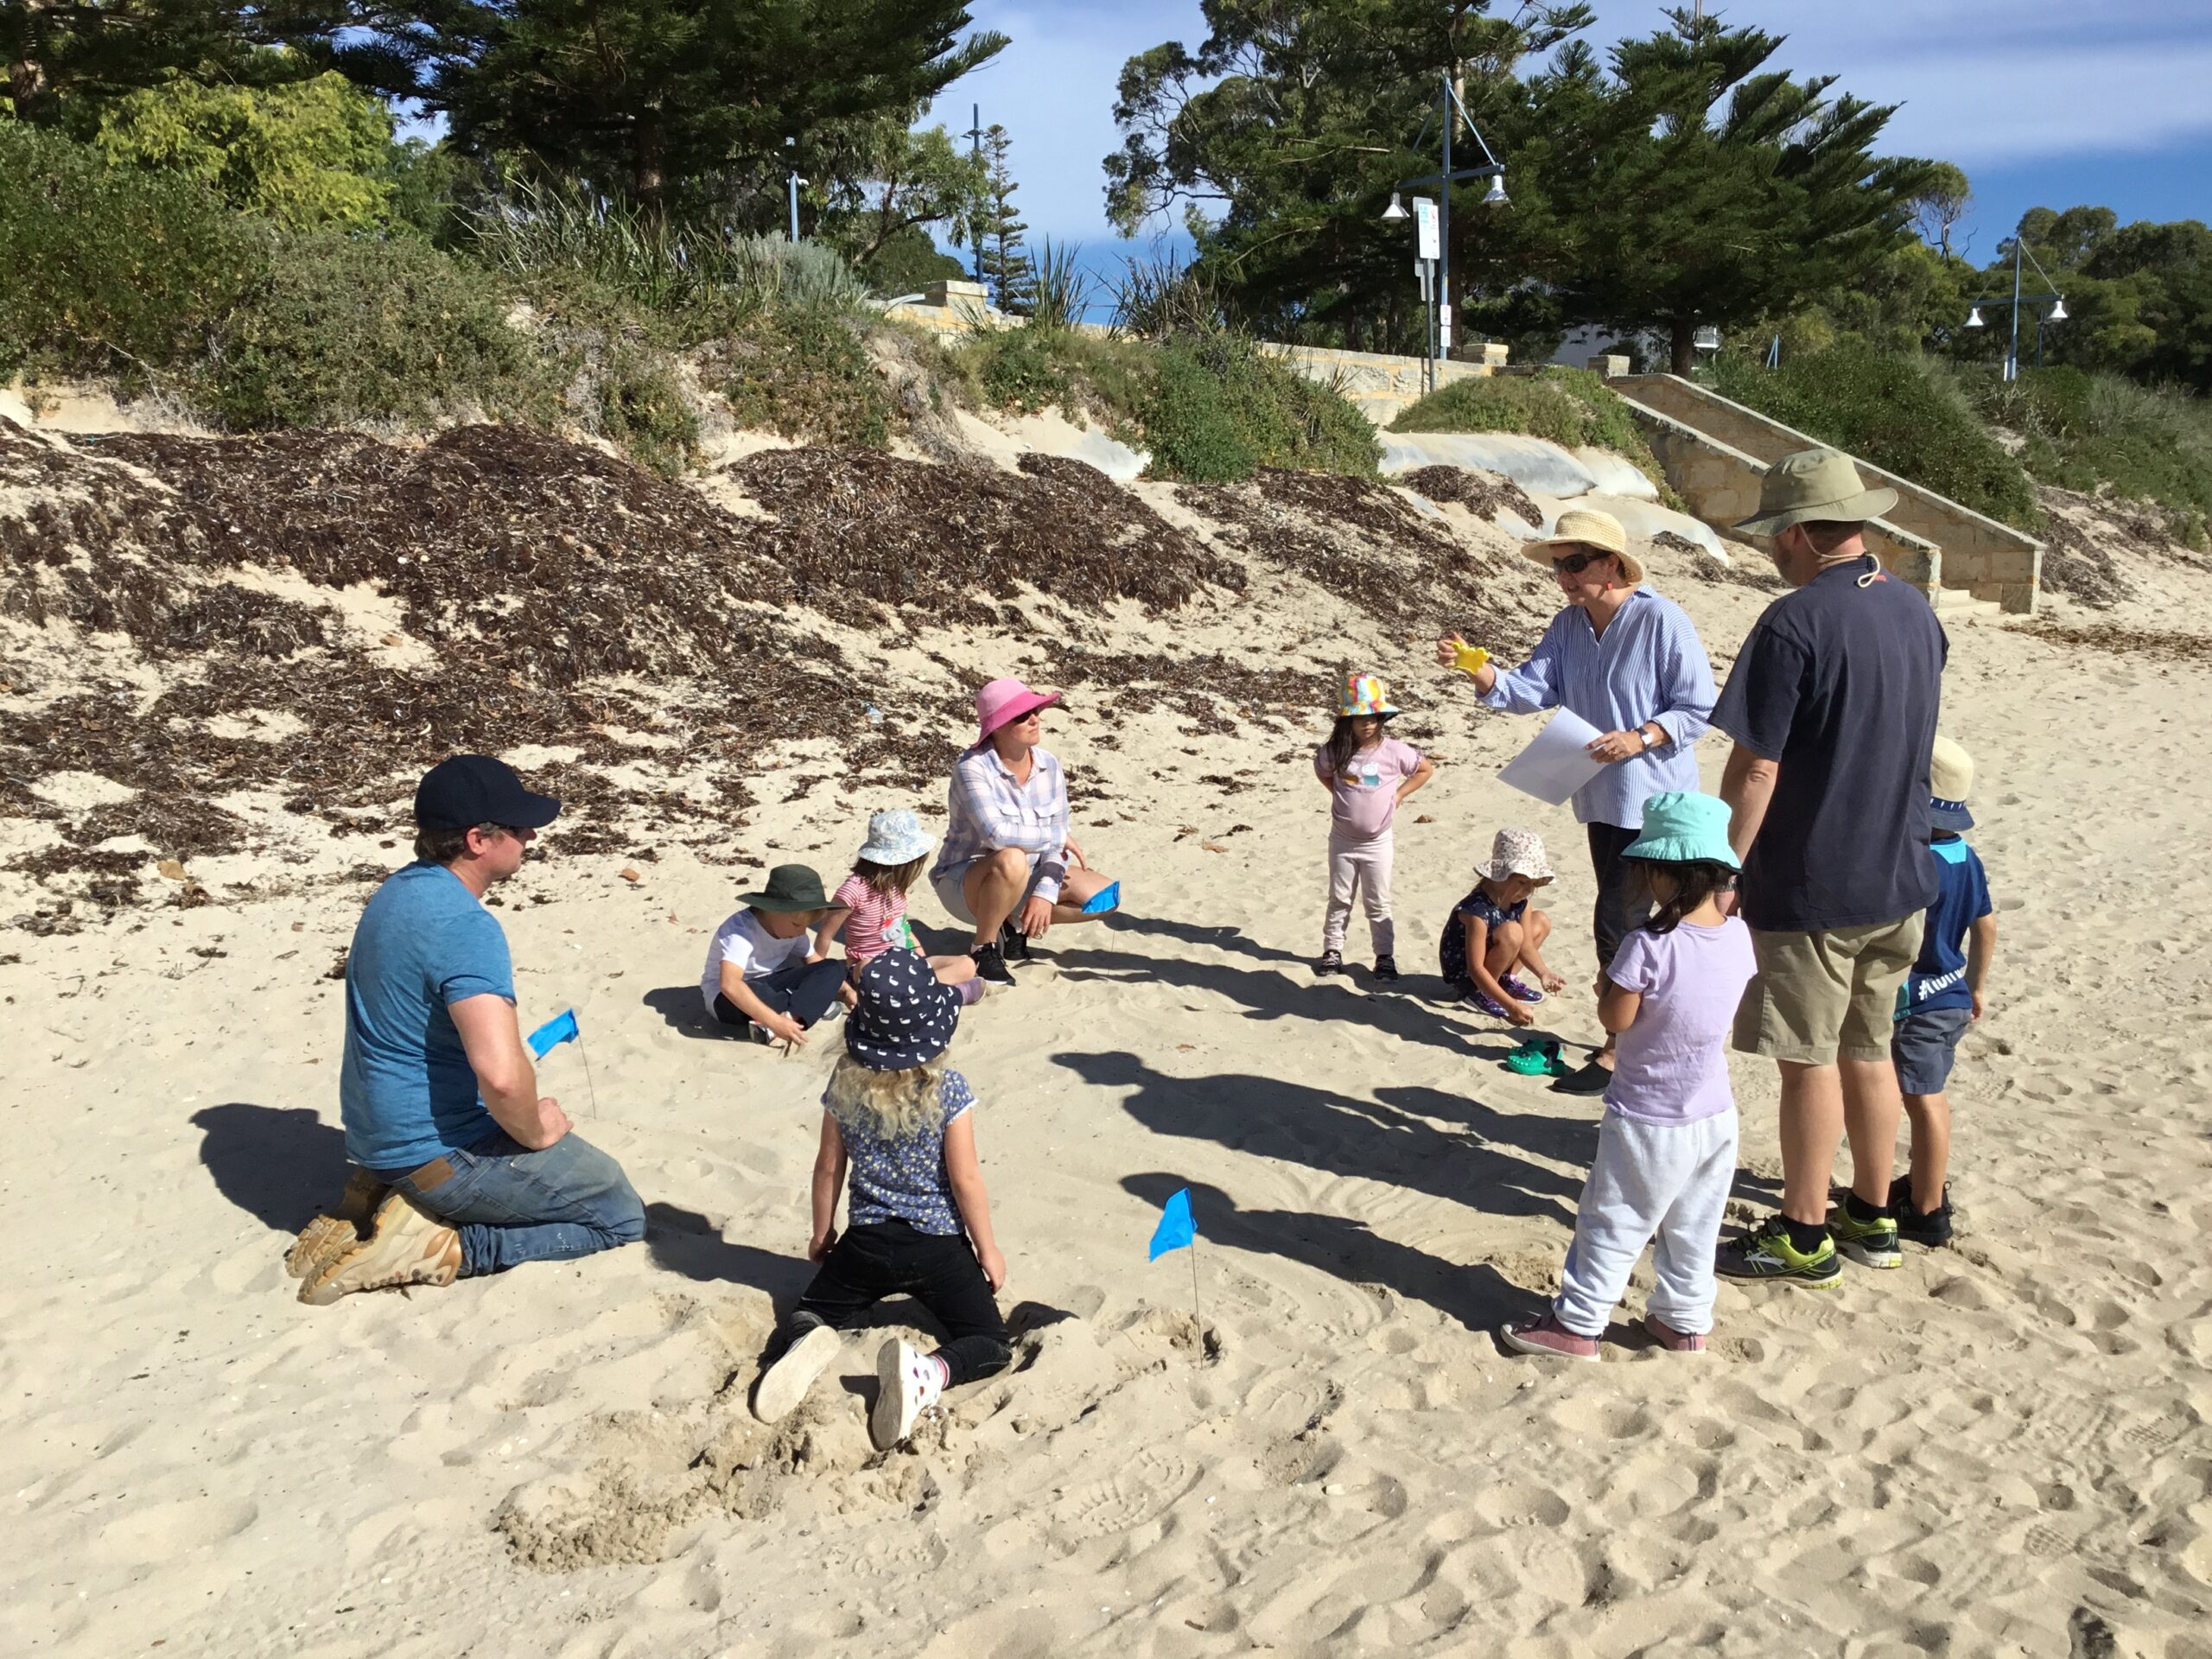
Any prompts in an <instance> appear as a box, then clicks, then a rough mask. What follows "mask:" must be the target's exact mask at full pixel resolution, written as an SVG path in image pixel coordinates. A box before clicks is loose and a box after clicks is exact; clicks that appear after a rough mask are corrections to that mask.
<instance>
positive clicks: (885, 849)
mask: <svg viewBox="0 0 2212 1659" xmlns="http://www.w3.org/2000/svg"><path fill="white" fill-rule="evenodd" d="M936 845H937V842H936V841H935V840H934V839H933V838H932V837H931V835H930V833H929V831H927V830H926V829H923V828H922V821H921V820H920V819H919V818H918V817H915V816H914V815H913V813H912V812H911V811H909V810H906V808H905V807H903V806H902V807H893V809H892V810H889V811H887V812H874V813H871V814H869V816H868V840H867V841H866V842H863V843H861V850H860V852H859V854H858V855H857V856H855V859H854V860H853V873H852V874H850V875H849V876H847V877H846V878H845V879H844V880H843V881H842V882H841V883H840V884H839V885H838V887H837V891H836V892H835V893H831V894H830V895H829V909H828V910H826V911H824V912H823V915H822V920H821V922H820V924H819V925H817V927H816V929H815V932H814V954H815V956H816V957H827V956H828V955H829V946H830V944H831V943H832V942H833V941H835V940H836V938H838V936H839V935H840V934H842V936H843V938H844V941H845V960H846V962H847V963H849V967H848V969H847V970H846V972H847V976H848V977H849V978H850V979H852V980H854V981H858V979H859V978H860V976H861V969H864V968H866V967H867V966H868V963H871V962H873V961H874V960H875V959H876V957H880V956H881V955H882V954H883V953H884V952H885V951H886V950H912V951H917V952H918V951H920V950H921V948H922V947H921V945H920V944H918V943H917V942H916V940H915V938H914V930H913V929H912V927H910V926H909V925H907V922H906V893H907V890H908V889H909V888H911V887H912V886H913V885H914V878H915V877H916V876H918V875H919V874H921V873H922V866H923V864H924V863H925V862H926V861H928V859H929V855H930V849H931V848H933V847H935V846H936ZM929 964H930V970H931V972H932V973H934V974H935V975H936V976H937V977H938V982H939V983H940V984H945V985H950V986H951V987H953V988H954V989H956V990H957V991H958V992H959V993H960V1001H961V1003H962V1006H963V1007H965V1006H967V1005H969V1004H970V1003H973V1002H976V1001H980V1000H981V999H982V995H983V982H982V980H980V979H978V978H977V977H976V959H975V957H969V956H944V957H930V958H929Z"/></svg>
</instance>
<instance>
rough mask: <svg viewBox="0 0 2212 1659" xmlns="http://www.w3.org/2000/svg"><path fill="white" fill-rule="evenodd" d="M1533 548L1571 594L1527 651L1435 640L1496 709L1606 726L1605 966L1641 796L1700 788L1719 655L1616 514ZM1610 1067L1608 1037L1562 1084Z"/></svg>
mask: <svg viewBox="0 0 2212 1659" xmlns="http://www.w3.org/2000/svg"><path fill="white" fill-rule="evenodd" d="M1526 551H1527V554H1528V556H1529V557H1530V558H1532V559H1534V560H1535V561H1536V563H1539V564H1541V565H1544V566H1545V567H1546V568H1548V569H1549V570H1550V571H1551V573H1552V577H1553V580H1554V581H1555V582H1558V583H1559V586H1560V592H1561V593H1562V594H1565V595H1566V598H1567V607H1566V609H1564V610H1562V611H1561V612H1560V613H1559V614H1558V615H1557V616H1555V617H1554V618H1553V619H1552V624H1551V626H1549V627H1548V628H1547V629H1545V630H1544V637H1543V638H1542V639H1540V640H1538V641H1537V643H1536V648H1535V651H1534V652H1531V653H1530V654H1529V660H1528V661H1527V662H1525V663H1523V664H1521V665H1520V666H1519V667H1518V668H1510V669H1506V670H1504V671H1503V672H1501V671H1499V670H1498V669H1497V668H1496V667H1494V666H1493V665H1492V664H1491V661H1490V658H1489V653H1488V652H1484V651H1482V650H1480V649H1478V648H1477V647H1475V646H1472V645H1469V644H1468V643H1467V642H1466V641H1465V639H1461V638H1460V637H1459V635H1458V634H1456V633H1455V634H1452V635H1450V636H1449V637H1447V638H1446V639H1440V640H1439V641H1438V642H1437V646H1436V655H1437V661H1438V662H1439V663H1440V664H1443V665H1444V666H1445V667H1447V668H1452V667H1457V668H1461V669H1464V670H1465V671H1467V672H1469V673H1471V675H1473V677H1474V681H1475V690H1476V692H1477V694H1478V696H1480V697H1481V699H1482V702H1483V703H1484V706H1485V707H1486V708H1491V709H1498V710H1500V711H1501V712H1503V713H1506V714H1514V715H1533V714H1535V713H1538V712H1540V711H1541V710H1542V709H1560V708H1564V709H1570V710H1572V711H1573V713H1575V714H1577V715H1580V716H1581V717H1582V718H1583V719H1584V720H1586V721H1589V722H1590V723H1591V724H1592V726H1594V727H1596V728H1598V736H1597V738H1596V739H1595V740H1594V741H1592V743H1591V744H1590V753H1591V754H1592V756H1593V757H1594V758H1595V759H1597V760H1602V761H1604V762H1605V770H1604V771H1603V772H1599V774H1598V775H1597V776H1596V777H1595V778H1593V779H1591V780H1590V781H1589V782H1588V783H1586V784H1585V785H1583V786H1582V787H1581V788H1580V789H1578V790H1577V791H1574V798H1573V805H1574V817H1575V821H1576V822H1577V823H1580V824H1582V825H1584V826H1585V828H1586V831H1587V834H1588V836H1589V841H1590V863H1591V867H1592V869H1593V870H1594V871H1595V872H1596V874H1597V878H1598V901H1597V905H1596V907H1595V912H1594V914H1593V917H1592V932H1593V933H1594V934H1595V936H1596V941H1597V946H1598V969H1599V972H1600V973H1601V974H1602V973H1603V972H1604V971H1605V967H1606V966H1607V964H1608V963H1611V961H1612V959H1613V952H1614V951H1615V950H1618V949H1619V948H1620V943H1621V940H1622V939H1623V938H1624V937H1625V936H1626V935H1627V933H1628V931H1629V930H1630V927H1631V926H1633V925H1635V918H1634V917H1632V916H1631V915H1630V899H1629V889H1630V875H1631V874H1632V872H1631V870H1630V866H1629V865H1628V864H1626V863H1625V862H1624V861H1623V859H1622V856H1621V855H1622V854H1623V853H1624V852H1625V851H1626V850H1627V849H1628V846H1629V843H1630V842H1632V841H1634V840H1635V839H1636V838H1637V835H1638V833H1640V832H1641V830H1642V829H1643V803H1644V802H1645V801H1647V800H1648V799H1649V798H1651V797H1652V796H1653V795H1656V794H1657V793H1659V792H1660V791H1662V790H1694V789H1695V788H1696V787H1697V759H1696V757H1695V755H1694V754H1693V753H1691V750H1692V747H1693V746H1694V744H1695V743H1696V742H1697V741H1698V739H1699V738H1700V736H1702V735H1703V734H1704V732H1705V728H1706V720H1707V716H1708V715H1711V713H1712V712H1713V664H1712V663H1711V661H1710V660H1709V659H1708V658H1707V656H1706V654H1705V646H1704V645H1703V644H1701V643H1700V640H1699V639H1698V637H1697V630H1696V629H1695V628H1694V627H1693V626H1691V624H1690V620H1689V618H1688V616H1687V615H1685V614H1684V613H1683V611H1682V608H1681V606H1679V605H1677V604H1675V602H1674V601H1672V600H1670V599H1666V598H1663V597H1662V596H1661V595H1660V594H1655V593H1653V592H1652V591H1651V590H1650V589H1649V588H1647V587H1645V586H1643V561H1642V560H1640V559H1638V558H1637V556H1636V555H1635V554H1633V553H1631V552H1630V551H1629V545H1628V532H1627V531H1624V530H1623V529H1622V528H1621V525H1620V521H1619V520H1618V519H1617V518H1614V517H1613V516H1612V515H1611V514H1610V513H1605V512H1591V511H1588V510H1586V509H1582V508H1577V509H1575V510H1574V511H1573V512H1563V513H1561V514H1560V517H1559V523H1558V524H1557V525H1556V526H1555V527H1554V530H1553V532H1552V534H1551V535H1550V536H1549V537H1547V538H1545V539H1544V540H1541V541H1535V542H1531V543H1529V545H1528V547H1527V550H1526ZM1612 1065H1613V1039H1611V1037H1610V1036H1609V1037H1607V1038H1606V1039H1605V1047H1604V1048H1603V1049H1601V1050H1600V1051H1599V1053H1598V1055H1597V1057H1596V1058H1594V1059H1592V1060H1591V1061H1590V1062H1589V1063H1588V1064H1587V1065H1584V1066H1583V1067H1582V1068H1581V1069H1580V1071H1575V1072H1573V1073H1571V1074H1570V1075H1569V1076H1567V1077H1563V1078H1561V1079H1560V1085H1559V1086H1560V1088H1561V1089H1563V1090H1567V1091H1569V1092H1571V1093H1574V1094H1586V1095H1598V1094H1603V1093H1604V1092H1605V1088H1606V1085H1607V1084H1610V1083H1611V1081H1612V1075H1613V1073H1612Z"/></svg>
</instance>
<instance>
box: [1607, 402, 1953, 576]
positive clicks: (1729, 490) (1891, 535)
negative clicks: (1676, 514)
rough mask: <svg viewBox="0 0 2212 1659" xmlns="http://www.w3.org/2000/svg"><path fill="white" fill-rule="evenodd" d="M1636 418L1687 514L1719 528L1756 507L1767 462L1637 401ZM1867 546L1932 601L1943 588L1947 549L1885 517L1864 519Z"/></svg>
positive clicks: (1734, 522)
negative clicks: (1645, 406) (1687, 511)
mask: <svg viewBox="0 0 2212 1659" xmlns="http://www.w3.org/2000/svg"><path fill="white" fill-rule="evenodd" d="M1636 416H1637V425H1638V426H1640V427H1642V428H1643V436H1644V439H1645V441H1646V442H1649V444H1650V446H1651V453H1652V455H1653V457H1654V458H1655V459H1656V460H1657V461H1658V462H1659V465H1660V467H1662V469H1663V470H1664V471H1665V473H1666V474H1667V482H1668V483H1669V484H1671V485H1673V486H1674V487H1675V494H1677V495H1679V496H1681V498H1682V505H1684V506H1686V507H1688V509H1689V510H1690V512H1691V514H1692V515H1693V516H1694V517H1695V518H1701V519H1703V520H1704V521H1705V522H1706V523H1707V524H1711V525H1712V526H1713V528H1714V529H1715V530H1718V531H1720V532H1721V533H1722V534H1724V535H1726V534H1727V533H1729V531H1728V526H1729V525H1731V524H1737V523H1738V522H1740V521H1741V520H1743V519H1745V518H1750V517H1751V515H1752V514H1753V513H1754V512H1758V505H1759V486H1760V484H1761V482H1762V481H1763V480H1764V479H1765V477H1766V463H1765V462H1764V461H1760V460H1758V458H1757V457H1755V456H1752V455H1747V454H1745V453H1744V452H1743V451H1742V450H1740V449H1738V448H1734V447H1733V446H1732V445H1729V444H1726V443H1723V442H1721V441H1720V440H1719V439H1718V438H1716V437H1713V436H1712V435H1709V434H1707V433H1704V432H1700V431H1699V430H1698V429H1695V428H1694V427H1690V426H1685V425H1684V424H1683V423H1681V422H1680V421H1678V420H1675V418H1673V417H1672V416H1667V415H1662V414H1660V413H1659V412H1658V411H1657V410H1652V409H1645V408H1642V407H1638V408H1637V410H1636ZM1866 547H1867V550H1868V551H1870V552H1872V554H1874V555H1875V556H1876V557H1878V558H1879V559H1880V560H1881V561H1882V564H1883V567H1884V569H1887V570H1888V571H1889V572H1890V573H1891V575H1895V576H1897V578H1898V579H1899V580H1900V581H1904V582H1910V583H1911V584H1912V585H1913V586H1914V587H1916V588H1918V589H1920V591H1921V592H1922V593H1923V594H1927V595H1928V598H1929V601H1930V602H1931V603H1933V602H1934V601H1936V598H1937V597H1938V595H1939V594H1940V593H1941V592H1942V585H1943V566H1944V557H1945V554H1946V550H1945V549H1944V548H1943V547H1942V545H1941V544H1939V543H1935V542H1931V541H1929V539H1928V538H1927V537H1924V536H1916V535H1915V534H1913V533H1912V531H1909V530H1906V529H1904V528H1903V527H1902V526H1901V525H1898V524H1894V523H1892V522H1891V521H1890V520H1888V519H1884V518H1871V519H1869V520H1867V523H1866Z"/></svg>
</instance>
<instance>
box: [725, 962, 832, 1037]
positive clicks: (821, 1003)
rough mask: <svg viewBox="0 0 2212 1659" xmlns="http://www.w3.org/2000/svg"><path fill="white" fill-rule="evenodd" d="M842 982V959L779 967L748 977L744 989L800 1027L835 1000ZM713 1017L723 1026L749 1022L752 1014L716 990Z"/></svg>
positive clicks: (822, 1012)
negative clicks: (764, 974)
mask: <svg viewBox="0 0 2212 1659" xmlns="http://www.w3.org/2000/svg"><path fill="white" fill-rule="evenodd" d="M844 982H845V964H844V963H842V962H795V963H792V964H791V966H790V967H788V968H779V969H776V971H775V972H774V973H772V974H771V975H769V976H767V977H766V979H748V980H747V981H746V982H745V988H746V989H747V990H748V991H750V992H752V993H753V995H755V996H757V997H759V998H760V1000H761V1001H763V1002H766V1004H767V1005H768V1006H769V1007H771V1008H772V1009H773V1010H775V1012H776V1013H778V1014H789V1015H791V1018H792V1019H794V1020H798V1022H799V1024H801V1025H802V1026H811V1025H813V1024H815V1023H816V1022H817V1020H820V1019H821V1018H822V1016H823V1014H827V1013H828V1012H829V1005H830V1004H831V1003H832V1002H835V1001H836V1000H837V987H838V986H840V985H842V984H843V983H844ZM715 1019H717V1020H721V1022H722V1024H724V1025H726V1026H743V1025H749V1024H751V1023H752V1020H753V1016H752V1015H751V1014H747V1013H746V1011H745V1010H744V1009H743V1008H741V1007H738V1006H737V1004H736V1003H734V1002H733V1001H730V1000H729V998H728V997H726V996H724V995H722V994H721V992H720V991H716V992H715Z"/></svg>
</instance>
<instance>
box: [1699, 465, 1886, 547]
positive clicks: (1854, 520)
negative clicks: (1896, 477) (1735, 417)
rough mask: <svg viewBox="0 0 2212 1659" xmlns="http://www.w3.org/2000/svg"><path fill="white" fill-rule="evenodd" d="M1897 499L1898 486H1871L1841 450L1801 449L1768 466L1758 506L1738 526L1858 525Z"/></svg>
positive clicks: (1763, 529) (1750, 532) (1775, 531)
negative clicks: (1881, 488)
mask: <svg viewBox="0 0 2212 1659" xmlns="http://www.w3.org/2000/svg"><path fill="white" fill-rule="evenodd" d="M1895 505H1897V492H1896V491H1895V490H1870V489H1868V488H1867V487H1866V484H1865V482H1864V481H1863V480H1861V479H1860V478H1859V469H1858V468H1857V467H1854V466H1853V465H1852V464H1851V457H1850V456H1849V455H1847V454H1844V453H1843V452H1842V451H1841V450H1840V449H1800V450H1799V451H1798V452H1797V453H1796V454H1794V455H1784V456H1783V458H1782V459H1781V460H1780V461H1776V462H1775V463H1774V465H1773V466H1771V467H1768V468H1767V469H1766V477H1765V478H1764V480H1761V482H1760V484H1759V510H1758V512H1757V513H1756V514H1754V515H1753V516H1752V517H1751V518H1746V519H1745V520H1744V521H1743V522H1742V523H1740V524H1738V525H1737V526H1736V528H1737V529H1738V530H1739V531H1743V533H1744V534H1745V535H1746V536H1778V535H1780V534H1781V533H1782V532H1783V531H1785V530H1787V529H1789V526H1790V525H1792V524H1817V523H1834V524H1858V523H1859V522H1861V521H1862V520H1865V519H1868V518H1880V517H1881V516H1882V515H1883V514H1884V513H1885V512H1888V511H1889V510H1890V509H1891V507H1894V506H1895Z"/></svg>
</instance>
